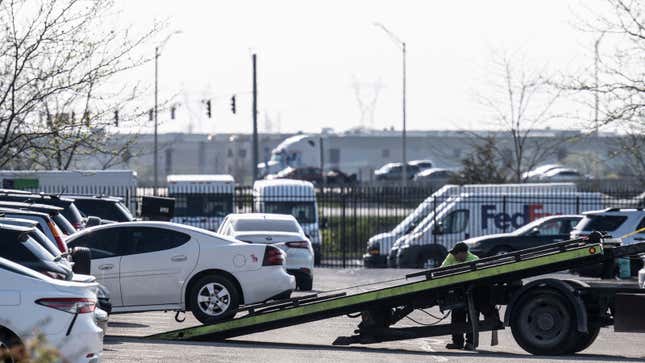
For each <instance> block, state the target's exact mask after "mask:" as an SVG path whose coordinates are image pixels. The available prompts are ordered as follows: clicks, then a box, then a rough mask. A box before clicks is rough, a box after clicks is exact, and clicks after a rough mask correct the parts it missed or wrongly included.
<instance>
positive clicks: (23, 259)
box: [0, 224, 73, 280]
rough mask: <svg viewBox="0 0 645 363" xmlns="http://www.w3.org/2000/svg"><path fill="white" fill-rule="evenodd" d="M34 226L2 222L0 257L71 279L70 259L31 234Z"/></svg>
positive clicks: (45, 272) (50, 274)
mask: <svg viewBox="0 0 645 363" xmlns="http://www.w3.org/2000/svg"><path fill="white" fill-rule="evenodd" d="M35 230H36V229H34V228H28V227H19V226H13V225H8V224H0V241H1V242H0V245H1V248H0V257H2V258H5V259H7V260H10V261H13V262H15V263H18V264H21V265H23V266H25V267H28V268H31V269H32V270H35V271H38V272H41V273H43V274H46V275H47V276H49V277H51V278H55V279H61V280H71V279H72V276H73V272H72V268H71V266H70V265H69V263H68V261H66V260H65V261H64V258H63V257H62V256H61V255H60V254H58V255H52V254H51V253H50V252H49V251H48V250H47V249H46V248H45V247H43V246H42V245H41V244H40V243H38V242H37V241H36V240H35V239H34V238H33V237H32V236H31V235H30V234H32V233H35Z"/></svg>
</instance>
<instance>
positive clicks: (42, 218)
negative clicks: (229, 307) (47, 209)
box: [0, 205, 68, 253]
mask: <svg viewBox="0 0 645 363" xmlns="http://www.w3.org/2000/svg"><path fill="white" fill-rule="evenodd" d="M0 216H2V217H4V218H19V219H28V220H32V221H35V222H38V229H39V230H40V231H41V232H43V233H44V234H45V236H47V238H49V239H50V240H51V241H52V242H55V243H56V246H57V247H58V249H59V250H60V252H61V253H67V252H68V248H67V244H66V243H65V241H64V239H63V232H62V231H61V230H60V228H58V226H57V225H56V223H54V220H53V219H52V218H51V216H50V215H49V214H48V213H43V212H35V211H32V210H26V209H15V208H6V207H2V205H0Z"/></svg>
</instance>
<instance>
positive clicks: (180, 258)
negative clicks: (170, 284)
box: [170, 255, 188, 262]
mask: <svg viewBox="0 0 645 363" xmlns="http://www.w3.org/2000/svg"><path fill="white" fill-rule="evenodd" d="M187 259H188V257H186V256H184V255H179V256H172V258H171V259H170V261H172V262H182V261H186V260H187Z"/></svg>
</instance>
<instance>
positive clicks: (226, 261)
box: [67, 221, 295, 324]
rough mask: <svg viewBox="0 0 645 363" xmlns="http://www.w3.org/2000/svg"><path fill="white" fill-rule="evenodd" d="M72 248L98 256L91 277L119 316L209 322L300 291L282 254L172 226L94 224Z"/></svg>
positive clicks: (72, 239)
mask: <svg viewBox="0 0 645 363" xmlns="http://www.w3.org/2000/svg"><path fill="white" fill-rule="evenodd" d="M67 244H68V246H70V247H79V246H83V247H87V248H89V249H90V250H91V253H92V266H91V269H92V274H93V275H94V276H96V278H97V280H98V281H99V282H100V283H101V284H103V285H104V286H106V287H107V288H108V290H109V291H110V292H111V300H112V311H113V312H115V313H116V312H135V311H154V310H177V311H185V310H190V311H192V313H193V315H195V317H196V318H197V319H198V320H199V321H201V322H202V323H204V324H210V323H214V322H217V321H222V320H225V319H228V318H231V317H232V316H233V315H234V314H235V311H236V309H237V307H238V306H239V305H241V304H253V303H258V302H263V301H267V300H271V299H278V298H285V297H289V296H290V295H291V292H292V291H293V289H294V288H295V279H294V277H293V276H291V275H289V274H287V272H286V271H285V269H284V260H285V254H284V252H282V251H281V250H280V249H279V248H276V247H274V246H270V245H260V244H248V243H243V242H240V241H237V240H235V239H232V238H230V237H226V236H222V235H220V234H216V233H214V232H210V231H207V230H204V229H200V228H195V227H191V226H186V225H180V224H176V223H171V222H144V221H137V222H124V223H115V224H106V225H100V226H95V227H91V228H87V229H85V230H83V231H80V232H79V233H76V234H74V235H72V236H70V237H69V239H68V240H67Z"/></svg>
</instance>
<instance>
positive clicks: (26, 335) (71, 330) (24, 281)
mask: <svg viewBox="0 0 645 363" xmlns="http://www.w3.org/2000/svg"><path fill="white" fill-rule="evenodd" d="M0 281H2V286H0V351H1V350H2V348H3V347H4V348H6V347H13V346H17V345H20V344H24V343H25V342H27V340H29V339H31V338H34V337H35V335H36V334H38V333H40V334H43V336H44V338H45V340H46V343H47V344H48V345H51V346H52V347H54V348H57V349H58V351H59V352H60V354H61V356H62V358H64V360H65V361H69V362H86V363H90V362H92V363H93V362H98V361H100V358H101V352H102V351H103V330H102V329H101V328H100V327H99V326H98V325H97V323H96V320H95V314H94V312H95V309H96V288H97V284H96V283H79V282H72V281H63V280H56V279H52V278H49V277H47V276H45V275H44V274H41V273H38V272H36V271H33V270H30V269H28V268H26V267H23V266H21V265H18V264H16V263H13V262H11V261H9V260H6V259H3V258H0ZM9 361H11V360H9Z"/></svg>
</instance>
